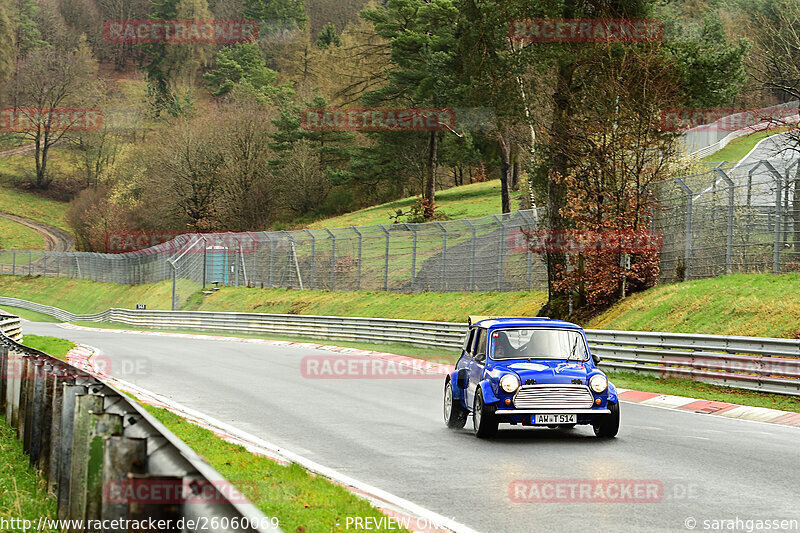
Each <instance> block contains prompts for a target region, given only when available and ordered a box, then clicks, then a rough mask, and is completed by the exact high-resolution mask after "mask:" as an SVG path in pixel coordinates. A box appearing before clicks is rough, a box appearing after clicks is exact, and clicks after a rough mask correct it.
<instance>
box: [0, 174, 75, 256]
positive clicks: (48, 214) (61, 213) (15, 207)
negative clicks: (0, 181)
mask: <svg viewBox="0 0 800 533" xmlns="http://www.w3.org/2000/svg"><path fill="white" fill-rule="evenodd" d="M0 172H1V171H0ZM68 205H69V204H67V203H66V202H58V201H56V200H51V199H49V198H44V197H42V196H37V195H35V194H31V193H28V192H24V191H20V190H19V189H14V188H13V187H11V186H9V185H5V184H4V185H0V211H2V212H3V213H10V214H12V215H17V216H19V217H25V218H29V219H31V220H36V221H38V222H44V223H45V224H49V225H51V226H55V227H56V228H61V229H63V230H64V231H70V228H69V226H68V225H67V222H66V219H65V216H66V212H67V207H68ZM3 245H4V246H5V247H6V248H8V247H9V246H7V245H6V244H5V243H4V244H3Z"/></svg>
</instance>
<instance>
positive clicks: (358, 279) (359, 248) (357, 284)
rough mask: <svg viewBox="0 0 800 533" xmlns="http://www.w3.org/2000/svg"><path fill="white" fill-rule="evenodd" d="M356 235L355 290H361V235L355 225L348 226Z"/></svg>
mask: <svg viewBox="0 0 800 533" xmlns="http://www.w3.org/2000/svg"><path fill="white" fill-rule="evenodd" d="M350 229H352V230H353V231H354V232H355V233H356V235H358V266H357V271H356V290H359V291H360V290H361V244H362V240H363V238H362V236H361V232H360V231H358V229H357V228H356V227H355V226H350Z"/></svg>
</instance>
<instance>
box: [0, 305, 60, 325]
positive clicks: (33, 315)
mask: <svg viewBox="0 0 800 533" xmlns="http://www.w3.org/2000/svg"><path fill="white" fill-rule="evenodd" d="M2 310H3V311H5V312H6V313H10V314H12V315H16V316H18V317H20V318H23V319H25V320H30V321H31V322H61V321H60V320H59V319H57V318H54V317H52V316H50V315H46V314H44V313H37V312H36V311H28V310H27V309H22V308H21V307H11V306H8V305H4V306H2Z"/></svg>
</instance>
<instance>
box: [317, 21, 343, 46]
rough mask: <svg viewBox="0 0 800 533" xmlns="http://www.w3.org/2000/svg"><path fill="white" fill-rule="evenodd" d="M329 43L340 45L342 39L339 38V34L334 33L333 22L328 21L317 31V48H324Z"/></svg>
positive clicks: (329, 44)
mask: <svg viewBox="0 0 800 533" xmlns="http://www.w3.org/2000/svg"><path fill="white" fill-rule="evenodd" d="M331 45H333V46H342V40H341V39H340V38H339V34H338V33H336V26H334V25H333V22H328V23H327V24H325V26H324V27H323V28H322V31H320V32H319V36H318V37H317V48H322V49H326V48H329V47H330V46H331Z"/></svg>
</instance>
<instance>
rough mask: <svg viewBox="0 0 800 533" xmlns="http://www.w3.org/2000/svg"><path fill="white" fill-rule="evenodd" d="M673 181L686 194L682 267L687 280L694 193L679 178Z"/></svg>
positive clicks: (690, 257) (690, 258)
mask: <svg viewBox="0 0 800 533" xmlns="http://www.w3.org/2000/svg"><path fill="white" fill-rule="evenodd" d="M674 179H675V181H676V182H677V183H678V185H680V187H681V189H683V192H685V193H686V251H685V253H684V265H683V280H684V281H688V280H689V268H690V263H691V261H692V239H693V237H692V235H693V233H694V232H693V228H692V199H693V195H694V193H693V192H692V190H691V189H690V188H689V187H688V186H687V185H686V183H684V182H683V180H682V179H680V178H674Z"/></svg>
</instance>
